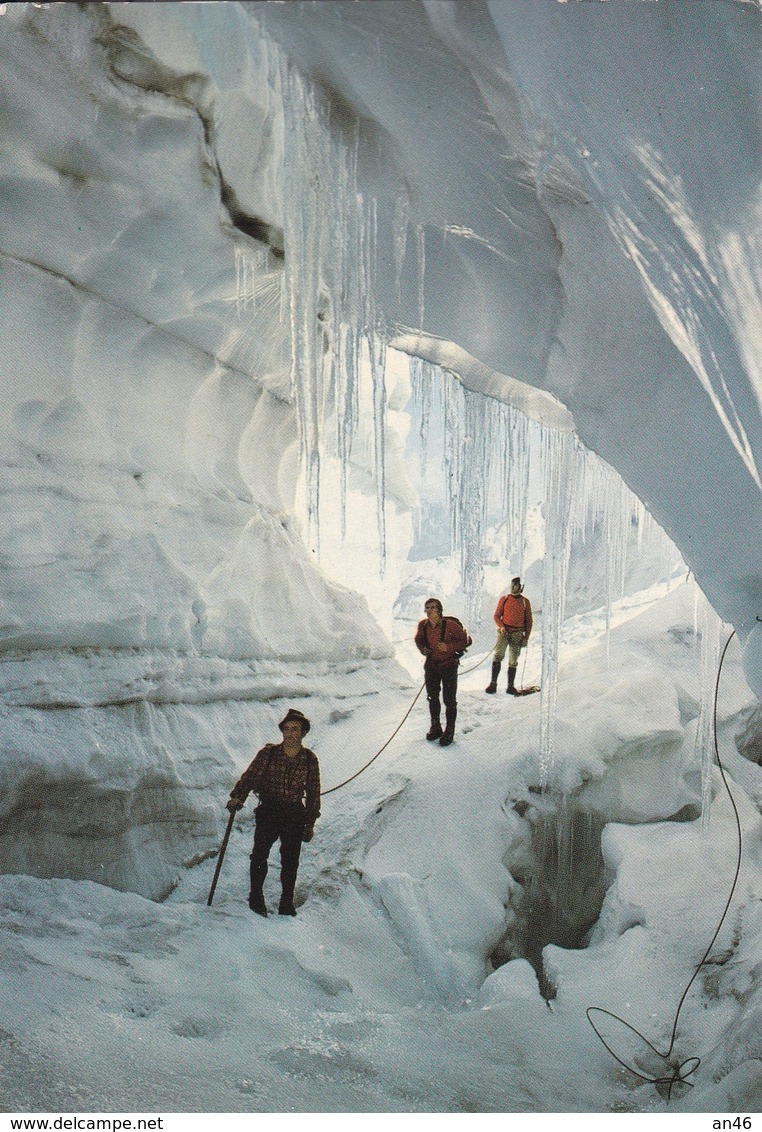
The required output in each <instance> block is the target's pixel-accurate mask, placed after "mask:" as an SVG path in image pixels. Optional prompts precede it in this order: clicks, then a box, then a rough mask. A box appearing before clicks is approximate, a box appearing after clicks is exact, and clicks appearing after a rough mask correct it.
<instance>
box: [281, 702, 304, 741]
mask: <svg viewBox="0 0 762 1132" xmlns="http://www.w3.org/2000/svg"><path fill="white" fill-rule="evenodd" d="M287 723H301V725H302V735H306V734H307V732H308V731H309V729H310V721H309V720H308V719H307V716H306V715H303V714H302V712H300V711H297V710H296V708H289V709H288V711H287V712H286V714H285V716H284V718H283V719H282V720H281V721H280V723H279V724H278V727H279V728H280V729H281V731H282V730H283V728H284V727H285V726H286V724H287Z"/></svg>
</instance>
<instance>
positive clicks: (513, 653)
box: [484, 578, 532, 696]
mask: <svg viewBox="0 0 762 1132" xmlns="http://www.w3.org/2000/svg"><path fill="white" fill-rule="evenodd" d="M523 591H524V587H523V586H522V584H521V578H512V579H511V592H510V593H509V594H504V595H503V597H501V598H500V601H499V602H498V603H497V609H496V610H495V624H496V625H497V642H496V643H495V651H494V653H493V655H492V679H491V680H490V682H489V684H488V685H487V687H486V688H485V689H484V690H485V692H489V694H490V695H492V694H493V693H494V692H496V691H497V678H498V676H499V675H500V666H501V664H502V661H503V657H504V656H505V653H506V649H507V650H508V687H507V688H506V689H505V690H506V692H507V693H508V695H510V696H518V695H519V691H518V689H517V688H516V684H515V680H516V669H517V668H518V664H519V653H520V652H521V650H522V649H523V648H526V646H527V643H528V641H529V634H530V633H531V632H532V605H531V603H530V601H529V598H527V597H524V592H523Z"/></svg>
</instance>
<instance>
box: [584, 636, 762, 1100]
mask: <svg viewBox="0 0 762 1132" xmlns="http://www.w3.org/2000/svg"><path fill="white" fill-rule="evenodd" d="M757 620H758V621H759V620H762V618H759V617H758V618H757ZM734 636H735V629H734V630H733V631H732V632H731V634H730V636H729V637H728V639H727V641H726V642H725V647H724V649H723V650H722V656H721V657H720V663H719V665H718V668H717V679H716V681H715V685H714V709H713V713H712V723H713V730H714V752H715V756H716V758H717V765H718V767H719V769H720V775H721V776H722V781H723V783H724V786H725V789H726V790H727V792H728V797H729V798H730V803H731V805H732V807H733V814H734V815H735V822H736V830H737V833H738V850H737V855H736V867H735V872H734V874H733V883H732V885H731V886H730V893H729V895H728V898H727V900H726V902H725V907H724V909H723V911H722V915H721V916H720V921H719V923H718V924H717V928H716V930H715V933H714V935H713V936H712V938H711V940H710V941H709V946H708V947H707V949H706V951H705V952H704V954H703V956H702V958H701V962H700V963H699V964H698V966H697V967H696V970H695V971H694V972H693V974H692V975H691V977H690V979H689V980H688V983H687V985H686V987H685V990H684V991H683V993H682V995H681V997H680V1001H679V1003H678V1006H677V1010H676V1012H675V1020H674V1023H673V1025H672V1035H671V1038H670V1043H669V1048H668V1049H667V1051H666V1053H662V1052H661V1051H660V1050H658V1049H657V1048H656V1047H655V1046H653V1045H651V1043H650V1042H649V1041H648V1039H647V1038H646V1037H645V1036H644V1035H643V1034H641V1032H640V1031H639V1030H636V1029H635V1027H634V1026H631V1025H630V1023H629V1022H625V1020H624V1018H621V1017H620V1016H619V1015H618V1014H614V1013H613V1012H612V1011H610V1010H604V1008H603V1007H602V1006H588V1008H587V1010H586V1011H585V1013H586V1015H587V1020H588V1022H589V1023H590V1025H591V1026H592V1027H593V1029H594V1030H595V1032H596V1034H597V1035H598V1037H599V1039H600V1040H601V1042H602V1043H603V1045H604V1046H605V1047H606V1049H607V1050H608V1051H609V1053H610V1054H611V1056H612V1057H613V1058H614V1060H615V1061H618V1062H619V1064H620V1065H622V1066H623V1067H624V1068H625V1069H627V1070H629V1071H630V1072H631V1073H634V1074H635V1076H636V1077H640V1079H641V1081H649V1082H650V1083H651V1084H652V1085H666V1086H667V1100H671V1099H672V1090H673V1089H674V1087H675V1085H677V1084H678V1082H680V1083H682V1084H684V1085H687V1086H688V1087H689V1088H691V1089H692V1088H693V1082H692V1081H689V1080H688V1078H689V1077H691V1076H692V1075H693V1074H694V1073H695V1072H696V1070H697V1069H698V1067H699V1065H700V1064H701V1058H700V1057H695V1056H694V1057H688V1058H686V1059H685V1060H684V1061H681V1062H680V1063H679V1064H678V1065H673V1066H672V1072H671V1073H670V1074H669V1075H667V1076H664V1077H649V1076H647V1075H646V1074H644V1073H639V1072H638V1070H637V1069H633V1067H632V1066H631V1065H628V1064H627V1062H625V1061H623V1060H622V1058H621V1057H619V1056H618V1055H617V1054H616V1053H614V1051H613V1049H612V1048H611V1046H610V1045H609V1044H608V1042H606V1040H605V1039H604V1037H603V1035H602V1034H601V1032H600V1030H599V1029H598V1027H597V1026H596V1024H595V1022H594V1021H593V1019H592V1015H593V1014H603V1015H606V1016H607V1017H609V1018H613V1019H614V1020H615V1021H617V1022H621V1024H622V1025H623V1026H625V1027H626V1028H627V1029H628V1030H629V1031H630V1032H631V1033H633V1034H635V1035H636V1037H638V1038H640V1040H641V1041H642V1042H644V1043H645V1045H647V1046H648V1048H649V1049H650V1050H651V1051H652V1052H653V1053H655V1054H656V1056H657V1057H661V1058H663V1059H664V1061H666V1062H669V1061H670V1059H671V1058H672V1052H673V1050H674V1048H675V1042H676V1040H677V1024H678V1020H679V1018H680V1011H681V1010H682V1008H683V1004H684V1003H685V1000H686V998H687V997H688V991H689V990H690V988H691V987H692V986H693V983H694V982H695V980H696V979H697V977H698V974H699V971H700V970H701V968H702V967H703V966H704V965H705V964H706V961H707V959H708V957H709V953H710V952H711V950H712V948H713V947H714V944H715V941H716V939H717V936H718V935H719V934H720V929H721V928H722V925H723V924H724V922H725V919H726V917H727V914H728V910H729V908H730V905H731V902H732V900H733V895H734V893H735V890H736V885H737V884H738V877H739V874H740V872H741V859H742V856H743V834H742V832H741V819H740V816H739V814H738V807H737V806H736V802H735V798H734V797H733V792H732V791H731V789H730V785H729V783H728V780H727V777H726V775H725V768H724V766H723V765H722V759H721V758H720V747H719V743H718V740H717V700H718V698H719V690H720V676H721V674H722V665H723V663H724V661H725V654H726V653H727V651H728V646H729V644H730V642H731V641H732V640H733V637H734Z"/></svg>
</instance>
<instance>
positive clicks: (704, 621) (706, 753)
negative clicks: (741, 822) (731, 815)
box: [695, 586, 721, 833]
mask: <svg viewBox="0 0 762 1132" xmlns="http://www.w3.org/2000/svg"><path fill="white" fill-rule="evenodd" d="M696 594H697V598H698V605H699V607H700V618H701V663H700V685H699V696H700V705H699V714H698V720H697V723H696V745H695V750H696V755H697V758H698V761H699V765H700V766H701V828H702V831H703V832H704V833H706V832H707V831H708V829H709V821H710V817H711V812H712V773H713V771H712V768H713V766H714V687H715V681H716V678H717V666H718V664H719V662H720V628H721V621H720V618H719V617H718V616H717V614H716V613H715V611H714V610H713V609H712V607H711V605H710V604H709V602H708V601H707V600H706V598H705V597H704V595H703V593H701V591H700V590H699V588H698V586H697V587H696ZM699 594H700V597H699Z"/></svg>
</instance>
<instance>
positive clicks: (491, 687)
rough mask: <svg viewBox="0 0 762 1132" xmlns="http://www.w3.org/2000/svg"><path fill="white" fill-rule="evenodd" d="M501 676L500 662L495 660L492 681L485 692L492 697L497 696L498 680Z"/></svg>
mask: <svg viewBox="0 0 762 1132" xmlns="http://www.w3.org/2000/svg"><path fill="white" fill-rule="evenodd" d="M499 675H500V661H499V660H493V661H492V679H491V680H490V682H489V684H488V685H487V687H486V688H485V689H484V691H485V692H488V693H489V695H490V696H493V695H494V694H495V692H496V691H497V678H498V676H499Z"/></svg>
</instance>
